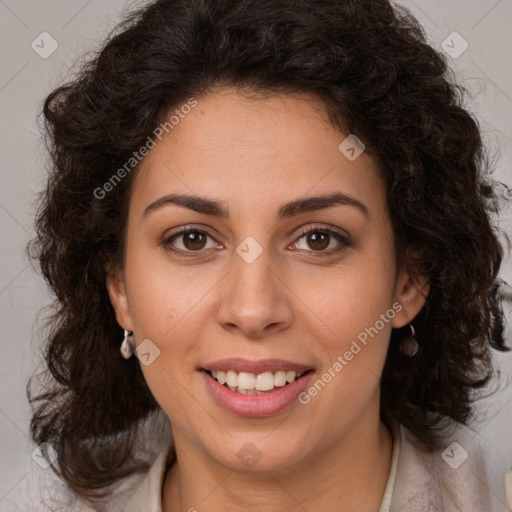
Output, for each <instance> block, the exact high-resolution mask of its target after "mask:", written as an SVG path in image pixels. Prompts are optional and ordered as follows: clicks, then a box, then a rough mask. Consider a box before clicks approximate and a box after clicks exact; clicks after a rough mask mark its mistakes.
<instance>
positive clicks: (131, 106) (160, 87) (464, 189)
mask: <svg viewBox="0 0 512 512" xmlns="http://www.w3.org/2000/svg"><path fill="white" fill-rule="evenodd" d="M218 85H229V86H234V87H238V88H239V90H245V91H268V92H284V93H290V94H292V93H295V92H302V93H311V94H314V95H315V96H316V97H318V98H319V99H321V100H322V101H323V103H324V104H325V106H326V108H327V110H328V113H329V118H330V120H331V122H332V123H333V125H335V126H336V127H338V128H339V129H340V130H341V131H343V132H344V133H354V134H357V136H358V138H359V139H361V140H362V141H363V142H364V144H365V145H366V151H367V152H368V153H369V154H370V155H371V156H373V157H374V158H375V159H376V160H377V161H378V162H379V165H380V169H381V173H382V177H383V179H384V181H385V184H386V187H387V202H388V207H389V211H390V215H391V220H392V226H393V230H394V234H395V250H396V260H397V265H400V266H401V267H406V268H409V269H412V270H414V272H415V273H416V274H417V275H423V276H425V277H426V278H428V282H429V283H430V293H429V295H428V297H427V299H426V303H425V306H424V307H423V309H422V310H421V312H420V314H419V315H418V316H417V317H416V319H415V321H414V323H415V327H416V334H417V339H418V342H419V344H420V346H421V351H420V352H419V354H418V355H417V356H416V357H415V358H414V359H412V360H411V358H407V357H405V356H404V355H402V354H401V353H400V351H399V350H398V346H399V344H400V341H401V339H402V338H403V336H404V334H405V330H406V329H398V330H393V332H392V335H391V342H390V347H389V351H388V355H387V360H386V363H385V368H384V373H383V376H382V383H381V386H382V392H381V414H382V416H383V417H388V418H393V419H394V420H396V421H398V422H400V423H402V424H403V425H404V426H406V427H407V428H408V429H410V430H411V431H412V432H413V433H414V434H415V435H416V436H417V438H418V440H419V442H421V443H422V444H423V445H425V446H426V447H428V448H430V449H433V448H435V447H437V446H438V445H439V442H440V439H441V436H442V426H443V420H444V419H445V418H452V419H453V420H455V421H457V422H460V423H466V424H467V423H468V421H469V420H470V419H471V417H472V411H473V407H472V402H473V400H474V399H475V397H476V395H477V390H478V389H480V388H483V387H484V386H485V385H486V384H487V383H488V381H489V379H490V378H491V377H492V375H493V373H494V371H495V369H494V364H493V357H492V351H491V348H494V349H499V350H507V347H506V346H505V343H504V339H503V330H504V329H503V310H502V305H501V295H500V292H499V279H498V272H499V269H500V265H501V261H502V256H503V247H502V245H501V244H500V242H499V239H498V233H497V231H496V228H494V227H493V225H492V223H491V220H490V219H491V215H490V214H491V213H492V212H496V211H497V206H496V205H497V201H496V193H495V190H494V184H495V182H493V181H492V180H491V179H490V173H491V169H490V163H489V162H490V159H489V157H488V155H487V152H486V150H485V148H484V146H483V143H482V139H481V135H480V130H479V127H478V124H477V121H476V120H475V119H474V118H473V117H472V115H471V114H470V113H468V111H466V110H465V108H464V106H463V100H464V94H465V91H464V89H463V88H462V87H461V86H458V85H455V83H454V80H453V77H452V73H451V72H450V70H449V69H448V67H447V64H446V59H445V57H444V56H443V55H442V54H441V53H439V52H437V51H436V50H434V49H433V48H432V47H431V46H430V45H429V44H427V42H426V37H425V34H424V31H423V29H422V27H421V26H420V25H419V23H418V22H417V20H416V19H415V18H414V17H413V16H412V15H411V14H410V13H409V12H408V11H407V10H406V9H404V8H402V7H398V6H392V5H391V4H390V3H389V2H388V1H387V0H304V1H303V2H300V6H298V5H297V3H296V2H290V1H286V0H236V1H235V0H158V1H156V2H153V3H150V4H149V5H146V6H145V7H143V8H141V9H140V10H138V11H136V12H132V13H131V14H129V15H127V16H126V17H125V19H124V21H123V22H122V23H121V24H120V25H118V27H117V28H116V29H115V30H114V32H113V33H112V35H111V36H110V37H109V38H108V40H107V42H106V43H105V45H104V46H103V47H102V48H101V50H99V51H98V52H97V53H95V54H94V55H93V56H92V58H89V60H88V61H87V62H86V63H85V64H83V65H82V66H81V68H80V70H79V73H78V74H77V76H76V77H75V78H74V79H73V81H71V82H69V83H67V84H65V85H62V86H61V87H59V88H57V89H56V90H54V91H53V92H52V93H51V94H50V95H49V96H48V97H47V99H46V101H45V103H44V109H43V115H44V120H45V128H46V130H45V131H46V136H47V146H48V150H49V152H50V155H51V162H52V166H51V171H50V174H49V178H48V182H47V187H46V190H45V191H44V192H43V194H42V197H41V199H40V203H39V210H38V216H37V221H36V230H37V236H36V237H35V238H34V240H32V242H31V243H30V245H29V247H28V250H29V253H30V254H31V256H32V257H33V258H35V259H36V260H37V261H38V262H39V265H40V267H41V270H42V273H43V275H44V278H45V279H46V281H47V282H48V284H49V286H50V287H51V289H52V290H53V292H54V293H55V297H56V300H55V311H54V313H53V315H52V316H51V318H50V319H49V324H48V325H49V331H48V339H47V342H46V345H45V353H44V355H45V361H46V366H47V372H46V375H47V376H48V377H50V382H49V383H47V385H46V386H45V388H44V389H43V391H38V393H39V394H38V395H37V396H34V395H33V393H31V391H30V388H31V386H30V383H29V386H28V388H27V392H28V395H29V399H30V401H31V403H32V406H33V409H34V413H33V417H32V422H31V435H32V437H33V440H34V441H35V442H36V443H41V442H44V441H47V442H49V443H50V444H51V445H52V446H53V447H54V449H55V450H56V451H57V453H58V456H59V457H58V461H57V463H56V464H55V467H54V470H55V471H56V472H57V474H59V475H60V477H61V478H63V479H64V481H65V482H66V483H67V485H68V486H69V487H70V488H71V489H72V490H73V491H75V492H76V493H77V494H78V495H79V496H81V497H83V498H86V499H89V500H91V502H92V501H93V500H100V498H101V497H102V496H104V495H105V494H106V492H107V491H106V489H107V487H109V486H111V485H114V484H115V483H116V482H119V481H120V480H121V479H123V478H125V477H127V476H128V475H131V474H135V473H136V472H137V471H142V470H144V469H146V467H147V465H144V463H143V462H142V461H141V460H138V459H136V458H134V457H133V453H134V440H135V437H136V433H137V432H138V431H139V430H140V428H141V425H142V423H143V422H144V420H146V419H147V418H148V417H150V416H151V414H152V413H156V412H157V411H158V410H159V406H158V404H157V403H156V401H155V399H154V398H153V396H152V394H151V392H150V390H149V388H148V386H147V385H146V382H145V380H144V378H143V375H142V372H141V370H140V366H139V363H138V361H137V360H136V359H135V358H132V359H131V360H129V361H125V360H123V359H122V358H121V357H120V355H119V344H120V340H121V339H122V334H123V331H122V330H121V328H120V327H119V325H118V324H117V322H116V318H115V315H114V311H113V308H112V306H111V303H110V300H109V297H108V294H107V290H106V285H105V282H106V275H107V272H108V270H109V269H112V268H114V267H116V266H119V265H122V261H123V241H124V229H125V224H126V219H127V204H128V202H129V197H130V186H131V183H132V182H133V178H134V175H135V173H136V169H135V170H133V171H132V172H131V173H127V175H126V177H125V178H124V179H122V180H120V181H119V183H118V184H116V186H115V187H111V190H109V191H108V193H104V194H102V195H103V196H104V197H101V198H99V197H97V195H98V194H95V193H94V191H95V190H97V189H98V187H103V185H104V184H105V183H106V182H108V181H109V179H110V178H111V177H112V175H113V174H114V172H115V171H116V169H119V168H121V167H122V166H123V164H124V163H125V162H127V161H128V160H129V159H130V158H131V157H133V154H134V152H136V151H137V150H138V149H139V148H141V147H142V146H143V145H144V144H145V143H146V141H147V139H148V137H151V136H152V134H153V131H154V130H155V128H156V127H157V126H158V125H159V124H160V123H161V122H162V121H163V120H164V119H165V118H166V116H167V115H168V113H169V111H170V110H172V109H175V108H176V107H177V106H179V105H180V104H182V103H184V102H186V101H187V99H188V98H190V97H191V96H193V97H194V98H200V97H201V95H204V94H205V93H207V92H208V91H211V90H212V89H213V88H214V87H216V86H218ZM411 361H413V362H411Z"/></svg>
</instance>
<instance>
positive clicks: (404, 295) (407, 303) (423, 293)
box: [391, 269, 430, 329]
mask: <svg viewBox="0 0 512 512" xmlns="http://www.w3.org/2000/svg"><path fill="white" fill-rule="evenodd" d="M395 290H396V292H395V300H396V301H398V302H399V303H400V304H401V305H402V314H400V315H395V317H394V318H393V320H392V321H391V325H392V326H393V327H394V328H395V329H399V328H400V327H403V326H404V325H407V324H408V323H409V322H411V321H412V320H413V319H414V317H415V316H416V315H417V314H418V313H419V312H420V311H421V308H422V307H423V306H424V304H425V302H426V300H427V295H428V293H429V292H430V284H429V283H428V279H427V278H426V277H424V276H422V275H420V274H416V273H413V272H412V271H411V270H409V269H404V270H401V271H400V273H399V275H398V279H397V283H396V287H395Z"/></svg>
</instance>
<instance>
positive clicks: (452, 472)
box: [390, 420, 508, 512]
mask: <svg viewBox="0 0 512 512" xmlns="http://www.w3.org/2000/svg"><path fill="white" fill-rule="evenodd" d="M447 421H448V429H447V435H446V438H445V439H446V440H445V442H444V443H443V446H442V447H441V448H439V449H437V450H433V451H431V450H427V449H425V448H424V447H423V446H422V445H421V443H420V442H419V441H418V440H417V439H416V438H415V436H414V435H413V434H412V432H410V431H409V430H408V429H406V428H405V427H404V426H400V427H399V435H400V456H399V461H398V469H397V474H396V480H395V488H394V492H393V500H392V505H391V508H390V512H399V511H407V512H438V511H441V510H442V511H444V512H459V511H461V510H463V511H464V512H481V511H483V510H485V511H486V512H505V511H507V510H508V509H507V507H506V505H505V503H506V501H505V482H504V476H505V475H504V474H502V471H501V469H500V464H499V455H498V454H497V453H496V452H495V451H494V450H493V449H492V448H491V447H490V445H489V444H488V443H487V442H486V441H485V440H484V439H482V438H481V437H480V436H479V435H478V434H477V433H476V432H474V431H473V430H471V429H470V428H468V427H466V426H464V425H461V424H460V423H456V422H453V421H451V420H447Z"/></svg>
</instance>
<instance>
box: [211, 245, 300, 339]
mask: <svg viewBox="0 0 512 512" xmlns="http://www.w3.org/2000/svg"><path fill="white" fill-rule="evenodd" d="M233 267H234V268H233V269H232V270H231V272H228V274H227V276H226V278H225V279H223V283H222V287H223V288H222V298H221V304H220V306H219V309H218V311H217V319H218V322H219V324H220V325H221V326H222V327H223V328H224V329H226V330H228V331H230V332H236V331H237V330H238V331H240V332H241V333H242V334H243V335H244V336H246V337H248V338H253V339H261V338H264V337H266V336H268V335H269V334H277V333H278V332H281V331H282V330H284V329H287V328H288V327H289V326H290V325H292V322H293V309H292V305H291V292H290V289H289V287H288V286H287V283H286V282H285V278H284V276H282V275H280V272H279V269H278V265H277V264H276V263H275V262H272V259H271V256H270V255H269V254H268V251H265V250H264V251H263V252H262V253H261V254H260V256H259V257H258V258H257V259H256V260H255V261H253V262H251V263H248V262H247V261H245V260H244V259H243V258H242V257H240V256H239V255H238V254H234V256H233Z"/></svg>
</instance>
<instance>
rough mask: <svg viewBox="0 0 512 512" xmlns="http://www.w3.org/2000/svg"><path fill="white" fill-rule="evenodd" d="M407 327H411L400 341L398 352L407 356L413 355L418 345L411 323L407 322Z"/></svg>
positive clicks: (416, 351)
mask: <svg viewBox="0 0 512 512" xmlns="http://www.w3.org/2000/svg"><path fill="white" fill-rule="evenodd" d="M409 327H410V328H411V333H410V334H409V335H408V336H406V337H405V338H404V339H403V340H402V343H400V352H402V354H404V355H406V356H407V357H414V356H415V355H416V354H417V353H418V350H419V348H420V346H419V345H418V342H417V341H416V332H415V330H414V327H413V325H412V324H409Z"/></svg>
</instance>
